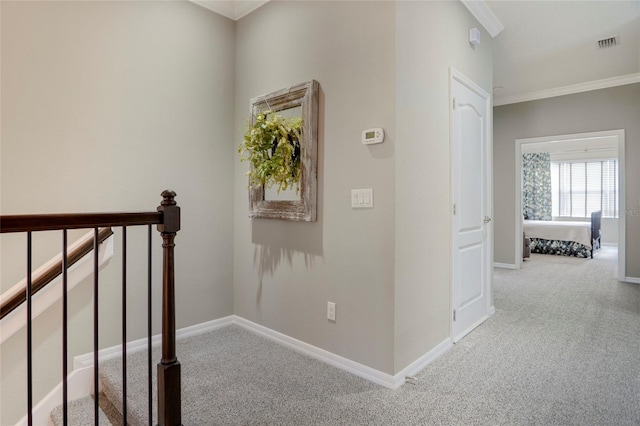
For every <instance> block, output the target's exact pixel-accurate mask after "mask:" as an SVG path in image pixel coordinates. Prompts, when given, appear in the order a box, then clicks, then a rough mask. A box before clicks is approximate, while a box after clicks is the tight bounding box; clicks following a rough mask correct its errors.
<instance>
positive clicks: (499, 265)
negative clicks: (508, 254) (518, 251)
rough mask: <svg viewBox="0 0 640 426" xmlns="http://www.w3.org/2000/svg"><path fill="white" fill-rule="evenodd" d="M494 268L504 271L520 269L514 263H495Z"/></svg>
mask: <svg viewBox="0 0 640 426" xmlns="http://www.w3.org/2000/svg"><path fill="white" fill-rule="evenodd" d="M493 267H494V268H502V269H518V266H516V265H515V264H513V263H499V262H493Z"/></svg>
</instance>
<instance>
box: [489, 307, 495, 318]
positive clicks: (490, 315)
mask: <svg viewBox="0 0 640 426" xmlns="http://www.w3.org/2000/svg"><path fill="white" fill-rule="evenodd" d="M495 314H496V307H495V306H494V305H492V306H490V307H489V318H491V317H492V316H494V315H495Z"/></svg>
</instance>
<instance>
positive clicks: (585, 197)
mask: <svg viewBox="0 0 640 426" xmlns="http://www.w3.org/2000/svg"><path fill="white" fill-rule="evenodd" d="M551 195H552V201H551V207H552V214H553V216H561V217H562V216H564V217H591V213H592V212H595V211H598V210H602V217H618V160H616V159H608V160H598V161H592V160H590V161H552V162H551Z"/></svg>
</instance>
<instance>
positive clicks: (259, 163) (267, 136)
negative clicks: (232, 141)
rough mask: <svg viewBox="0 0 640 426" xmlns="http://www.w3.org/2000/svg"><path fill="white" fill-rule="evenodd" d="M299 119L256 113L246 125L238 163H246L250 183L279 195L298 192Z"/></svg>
mask: <svg viewBox="0 0 640 426" xmlns="http://www.w3.org/2000/svg"><path fill="white" fill-rule="evenodd" d="M301 136H302V118H301V117H294V118H284V117H282V116H281V115H279V114H276V113H273V112H272V111H264V112H261V113H259V114H258V115H257V116H256V118H255V122H254V123H253V124H251V123H248V124H247V131H246V132H245V134H244V141H243V142H242V143H241V144H240V147H239V148H238V153H239V154H240V160H241V161H247V160H248V161H249V162H250V163H251V169H250V170H249V171H248V172H247V175H248V176H249V184H250V185H252V186H254V185H263V186H264V187H265V188H270V187H271V186H273V185H274V184H275V185H276V187H277V190H278V192H280V191H281V190H286V189H287V188H292V187H295V188H296V191H299V190H300V170H301V163H300V138H301Z"/></svg>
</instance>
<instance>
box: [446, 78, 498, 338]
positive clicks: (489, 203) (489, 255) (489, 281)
mask: <svg viewBox="0 0 640 426" xmlns="http://www.w3.org/2000/svg"><path fill="white" fill-rule="evenodd" d="M454 80H456V81H458V82H459V83H460V84H462V85H463V86H465V87H467V88H468V89H469V90H471V91H473V92H475V93H476V94H477V95H478V96H480V97H481V98H482V99H484V101H485V109H486V111H487V116H486V121H487V126H486V128H485V138H486V141H487V144H486V146H485V173H486V179H487V183H486V185H487V188H486V191H487V192H486V195H485V197H486V198H485V202H486V208H487V212H486V215H487V216H488V217H490V218H492V219H493V108H492V105H491V95H490V94H489V93H488V92H487V91H486V90H484V89H483V88H482V87H480V86H479V85H478V84H476V83H475V82H474V81H473V80H471V79H470V78H468V77H467V76H466V75H464V74H463V73H461V72H460V71H458V70H457V69H455V68H454V67H449V174H450V175H449V188H450V189H449V196H450V206H449V207H450V208H451V210H450V212H452V213H453V163H454V158H453V143H454V141H453V82H454ZM449 226H450V232H451V239H450V241H451V247H450V253H451V262H450V265H449V274H450V279H449V306H450V308H451V309H450V311H449V314H450V315H449V336H450V338H451V340H452V341H453V342H455V340H454V337H455V336H454V335H453V310H454V308H455V307H454V306H453V303H454V297H453V290H454V289H453V256H454V250H455V248H454V247H453V241H454V240H455V238H454V232H455V230H454V226H453V220H451V222H450V224H449ZM486 227H487V242H486V244H487V247H486V249H487V252H486V259H485V282H486V291H487V317H486V318H483V319H482V321H484V320H486V319H487V318H489V317H491V316H493V315H494V314H495V312H496V310H495V306H494V304H493V220H492V221H491V222H489V223H488V224H486ZM482 321H480V323H482ZM478 325H479V324H478ZM474 328H475V327H474ZM471 330H473V328H472V329H471ZM465 335H466V334H465Z"/></svg>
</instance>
